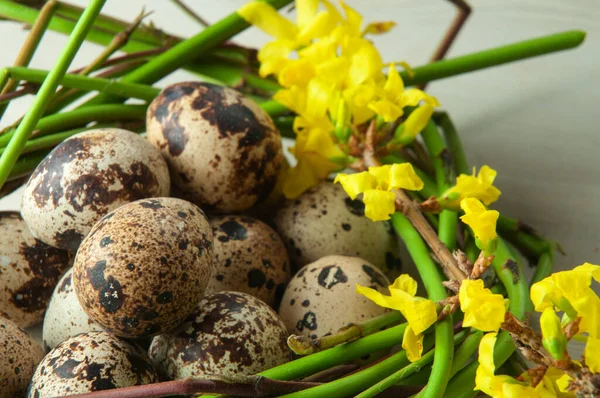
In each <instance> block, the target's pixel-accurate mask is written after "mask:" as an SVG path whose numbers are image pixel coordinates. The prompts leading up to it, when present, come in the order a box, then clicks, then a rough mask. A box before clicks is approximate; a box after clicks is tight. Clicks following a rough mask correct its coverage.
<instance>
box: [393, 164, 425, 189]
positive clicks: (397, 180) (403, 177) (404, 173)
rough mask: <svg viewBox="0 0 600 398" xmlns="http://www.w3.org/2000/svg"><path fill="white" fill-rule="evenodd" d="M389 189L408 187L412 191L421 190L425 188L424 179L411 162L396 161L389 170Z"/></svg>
mask: <svg viewBox="0 0 600 398" xmlns="http://www.w3.org/2000/svg"><path fill="white" fill-rule="evenodd" d="M389 175H390V179H389V187H388V189H400V188H402V189H408V190H410V191H420V190H421V189H423V185H424V184H423V181H422V180H421V179H420V178H419V176H418V175H417V173H415V169H414V168H413V166H412V164H410V163H395V164H393V165H392V167H391V168H390V171H389Z"/></svg>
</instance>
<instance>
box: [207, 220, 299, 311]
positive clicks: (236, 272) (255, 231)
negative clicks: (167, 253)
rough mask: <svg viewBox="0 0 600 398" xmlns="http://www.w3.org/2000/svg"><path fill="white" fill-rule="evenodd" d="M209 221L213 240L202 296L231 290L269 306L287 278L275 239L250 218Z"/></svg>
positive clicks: (282, 250) (283, 256)
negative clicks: (211, 259)
mask: <svg viewBox="0 0 600 398" xmlns="http://www.w3.org/2000/svg"><path fill="white" fill-rule="evenodd" d="M209 221H210V225H211V227H212V232H213V236H214V245H213V249H214V250H213V267H214V269H213V275H212V277H211V279H210V282H209V283H208V286H207V287H206V291H205V294H210V293H213V292H220V291H224V290H233V291H236V292H244V293H248V294H251V295H253V296H254V297H257V298H259V299H261V300H263V301H264V302H266V303H267V304H269V305H271V306H273V305H274V304H275V298H276V296H277V293H278V292H279V297H281V294H283V289H284V288H285V285H286V283H287V282H288V281H289V279H290V276H291V274H290V267H289V260H288V255H287V251H286V249H285V246H284V244H283V242H282V241H281V238H280V237H279V235H277V233H276V232H275V231H274V230H273V229H272V228H271V227H269V226H268V225H267V224H265V223H263V222H262V221H260V220H257V219H255V218H251V217H246V216H235V215H234V216H215V217H212V218H210V220H209Z"/></svg>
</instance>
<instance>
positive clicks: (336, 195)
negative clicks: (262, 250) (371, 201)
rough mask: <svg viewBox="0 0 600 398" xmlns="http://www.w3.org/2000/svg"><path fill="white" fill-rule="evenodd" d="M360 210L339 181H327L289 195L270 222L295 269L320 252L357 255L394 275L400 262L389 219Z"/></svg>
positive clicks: (315, 259)
mask: <svg viewBox="0 0 600 398" xmlns="http://www.w3.org/2000/svg"><path fill="white" fill-rule="evenodd" d="M364 210H365V206H364V204H363V202H362V201H361V200H358V199H356V200H352V199H350V198H349V197H348V195H347V194H346V192H345V191H344V189H343V188H342V187H341V185H339V184H332V183H331V182H327V181H325V182H322V183H320V184H319V185H317V186H315V187H313V188H311V189H309V190H308V191H306V192H305V193H304V194H302V195H301V196H300V197H298V198H297V199H293V200H287V201H286V202H285V203H284V204H283V205H282V206H281V207H280V208H279V209H278V210H277V212H276V214H275V217H274V220H273V222H274V224H275V229H276V230H277V231H278V232H279V234H280V235H281V237H282V238H283V241H284V242H285V244H286V246H287V248H288V253H289V256H290V260H291V261H292V263H293V264H294V266H295V267H296V269H299V268H300V267H303V266H305V265H306V264H308V263H311V262H313V261H317V260H318V259H320V258H321V257H324V256H329V255H344V256H357V257H361V258H364V259H365V260H367V261H369V262H370V263H372V264H375V265H376V266H377V267H379V268H380V269H381V270H383V271H384V273H385V274H386V275H387V276H388V277H390V279H395V278H396V277H397V276H398V275H399V274H400V268H401V263H400V259H399V257H397V256H396V254H395V253H397V252H398V240H397V237H396V236H395V235H394V234H393V232H392V230H391V228H390V226H389V224H388V223H386V222H373V221H371V220H369V219H368V218H366V217H365V216H364V213H365V211H364Z"/></svg>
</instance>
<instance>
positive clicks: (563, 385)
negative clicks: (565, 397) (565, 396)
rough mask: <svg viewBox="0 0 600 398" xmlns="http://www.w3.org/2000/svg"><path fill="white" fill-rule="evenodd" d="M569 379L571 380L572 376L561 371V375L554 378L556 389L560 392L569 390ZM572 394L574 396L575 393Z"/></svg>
mask: <svg viewBox="0 0 600 398" xmlns="http://www.w3.org/2000/svg"><path fill="white" fill-rule="evenodd" d="M571 380H573V378H572V377H571V376H569V375H568V374H566V373H563V375H562V376H561V377H560V378H559V379H557V380H556V385H557V386H558V389H559V390H560V392H562V393H568V392H569V391H568V390H567V388H568V387H569V383H570V382H571ZM573 396H574V397H575V394H573Z"/></svg>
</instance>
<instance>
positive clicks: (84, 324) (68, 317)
mask: <svg viewBox="0 0 600 398" xmlns="http://www.w3.org/2000/svg"><path fill="white" fill-rule="evenodd" d="M71 277H72V269H70V270H68V271H67V272H65V274H64V275H63V277H62V278H61V279H60V281H58V284H57V285H56V288H55V289H54V293H52V298H51V299H50V304H48V309H47V310H46V315H45V316H44V327H43V328H42V338H43V341H44V349H45V350H46V351H48V350H51V349H52V348H54V347H56V346H57V345H58V344H60V343H62V342H63V341H65V340H66V339H68V338H69V337H73V336H76V335H78V334H79V333H85V332H94V331H101V330H102V327H101V326H100V325H98V324H97V323H96V322H94V321H92V320H91V319H90V317H89V316H88V314H86V313H85V311H84V310H83V308H81V304H79V301H78V300H77V296H76V295H75V289H73V283H72V280H71Z"/></svg>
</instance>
